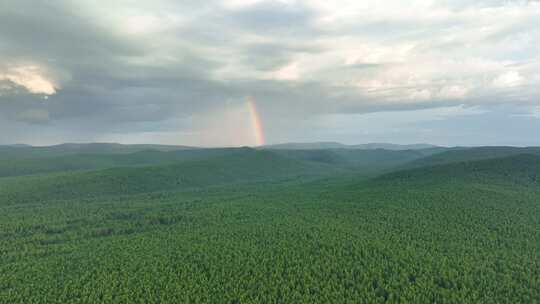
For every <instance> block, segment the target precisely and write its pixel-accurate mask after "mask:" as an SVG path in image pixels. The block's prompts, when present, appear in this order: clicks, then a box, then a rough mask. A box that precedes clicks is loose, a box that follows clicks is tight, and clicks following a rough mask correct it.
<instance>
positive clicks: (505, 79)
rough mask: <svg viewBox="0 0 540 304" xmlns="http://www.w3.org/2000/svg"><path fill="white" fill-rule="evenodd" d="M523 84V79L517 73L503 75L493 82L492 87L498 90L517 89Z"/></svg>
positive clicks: (511, 72)
mask: <svg viewBox="0 0 540 304" xmlns="http://www.w3.org/2000/svg"><path fill="white" fill-rule="evenodd" d="M524 83H525V78H523V76H521V74H519V72H517V71H510V72H506V73H503V74H501V75H499V76H498V77H497V78H495V79H494V80H493V86H494V87H495V88H500V89H506V88H512V87H517V86H520V85H523V84H524Z"/></svg>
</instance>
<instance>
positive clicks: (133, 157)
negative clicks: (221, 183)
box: [0, 148, 239, 177]
mask: <svg viewBox="0 0 540 304" xmlns="http://www.w3.org/2000/svg"><path fill="white" fill-rule="evenodd" d="M238 150H239V148H222V149H187V150H179V151H167V152H163V151H155V150H145V151H139V152H134V153H122V154H118V153H115V154H104V153H103V154H73V155H64V156H55V157H45V158H28V159H9V160H2V159H0V177H9V176H22V175H33V174H45V173H53V172H63V171H80V170H99V169H106V168H112V167H133V166H143V165H157V164H162V163H170V162H181V161H192V160H197V159H203V158H208V157H216V156H220V155H227V154H229V153H234V152H235V151H238Z"/></svg>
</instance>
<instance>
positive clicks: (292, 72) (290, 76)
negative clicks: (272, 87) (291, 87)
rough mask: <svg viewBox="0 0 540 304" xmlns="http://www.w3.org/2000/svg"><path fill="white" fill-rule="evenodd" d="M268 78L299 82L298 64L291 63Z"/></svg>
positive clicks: (270, 74)
mask: <svg viewBox="0 0 540 304" xmlns="http://www.w3.org/2000/svg"><path fill="white" fill-rule="evenodd" d="M268 78H270V79H275V80H298V79H299V78H300V72H299V70H298V63H297V62H291V63H289V64H287V65H286V66H284V67H281V68H279V69H277V70H276V71H273V72H271V73H269V75H268Z"/></svg>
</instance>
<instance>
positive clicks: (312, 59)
mask: <svg viewBox="0 0 540 304" xmlns="http://www.w3.org/2000/svg"><path fill="white" fill-rule="evenodd" d="M444 2H447V3H446V4H444V5H446V6H448V7H450V8H451V9H452V10H456V11H458V10H463V9H475V8H477V7H485V6H494V5H498V6H500V5H504V3H503V1H497V4H494V3H493V2H490V3H491V4H490V3H488V2H487V1H483V2H481V3H480V2H479V3H476V4H475V5H470V2H466V1H443V2H441V3H444ZM82 3H84V4H85V5H84V6H83V5H82ZM439 4H440V3H439ZM97 5H98V4H95V3H93V2H73V1H61V0H58V1H49V2H35V1H29V0H20V1H15V0H6V1H2V2H1V3H0V73H2V68H3V67H5V66H7V65H25V64H35V65H39V66H42V67H43V68H44V70H46V72H47V75H46V76H47V77H50V78H52V80H54V81H55V82H57V83H58V86H59V88H58V90H57V92H56V94H54V95H52V96H50V97H49V99H47V100H45V99H44V98H43V96H42V95H39V94H30V93H29V92H28V91H26V90H25V89H24V88H22V87H18V86H13V85H12V84H10V83H7V82H5V81H2V82H1V83H0V120H1V124H0V127H2V128H3V129H2V130H7V129H8V128H10V127H11V128H17V131H16V132H5V131H0V133H1V134H0V143H1V142H19V141H20V140H17V139H18V138H20V139H25V140H30V141H31V139H32V138H33V137H32V135H31V133H33V132H35V130H36V129H35V128H37V127H38V126H36V125H35V124H36V123H37V124H39V128H41V129H40V130H43V132H44V136H45V137H46V138H49V141H50V142H54V141H57V140H62V138H64V139H65V140H81V141H84V140H87V141H89V140H92V139H94V138H99V137H100V136H101V135H106V134H108V133H111V132H115V133H119V134H121V133H123V132H124V133H134V132H154V131H160V130H161V131H163V130H172V129H174V128H177V130H178V131H187V132H189V131H190V130H191V128H192V127H193V126H192V125H191V124H190V123H189V120H190V119H193V117H196V116H197V115H199V116H204V115H205V114H206V113H209V112H216V111H219V110H220V109H226V108H227V107H228V106H229V105H228V104H229V103H233V104H236V105H241V104H242V103H243V102H244V98H245V96H247V95H253V96H254V97H255V98H256V100H257V104H258V106H259V107H260V110H261V115H262V116H263V118H264V120H265V121H266V122H267V128H268V129H269V130H270V131H269V132H270V133H271V134H272V136H273V137H274V138H284V135H283V134H287V133H288V132H287V130H285V129H284V128H281V127H280V126H284V125H288V126H289V127H290V126H292V125H295V124H303V126H304V127H305V126H307V125H309V122H310V121H313V120H316V119H317V117H321V116H324V115H328V114H335V113H368V112H381V111H382V112H384V111H396V110H403V111H405V110H406V111H411V110H415V109H424V108H437V107H443V106H449V105H457V104H467V105H471V106H472V105H482V106H486V105H488V106H492V105H499V104H513V103H526V104H535V103H538V102H540V101H539V100H538V96H540V93H539V92H538V89H536V87H537V86H536V84H537V83H536V82H534V81H532V80H531V83H527V84H524V85H523V86H522V87H520V90H516V89H509V90H508V91H493V90H492V89H491V88H489V87H487V84H489V82H490V81H491V80H492V78H493V77H496V76H497V75H498V73H502V72H504V71H506V70H505V69H511V70H514V69H515V70H516V71H517V72H520V73H522V76H523V77H524V78H527V79H534V77H533V76H534V74H535V73H538V74H540V70H537V69H536V68H531V66H532V65H531V64H527V62H534V61H535V60H536V59H537V58H538V56H537V54H535V52H536V51H537V48H534V47H533V46H532V43H530V44H524V46H522V47H521V49H520V50H517V51H515V52H514V53H512V54H513V55H512V59H513V60H514V61H517V62H518V63H521V65H519V66H518V65H515V64H516V63H513V64H514V66H504V64H503V63H501V62H500V61H501V60H503V59H505V58H506V59H508V58H509V57H510V55H508V56H503V55H501V54H502V51H501V54H499V51H497V50H492V51H488V49H489V47H490V46H491V45H493V44H494V43H501V41H505V39H510V40H512V39H514V38H515V37H516V34H517V33H526V35H529V38H530V41H533V42H535V41H537V40H538V39H539V36H538V31H537V30H536V28H537V25H538V22H537V20H540V18H539V19H534V17H535V16H529V19H528V20H526V21H519V22H517V21H516V24H515V25H512V26H510V27H504V28H502V29H501V30H500V31H499V32H497V33H495V34H493V35H491V36H488V37H487V38H482V40H480V39H479V40H478V41H477V43H478V44H479V47H478V48H477V49H475V50H467V49H465V48H464V47H463V42H462V41H459V40H458V42H455V41H450V40H449V41H446V40H445V39H444V38H445V35H446V34H451V33H458V34H459V35H464V34H468V33H467V32H466V28H467V26H475V27H476V26H477V25H476V24H473V25H469V24H468V23H467V20H462V19H459V20H457V19H456V20H454V19H450V20H445V19H444V18H443V19H442V20H436V21H429V20H423V21H421V22H414V21H406V20H405V21H399V20H398V21H396V20H394V21H391V20H390V21H387V22H386V21H377V22H368V21H364V20H361V19H354V18H353V19H351V20H352V21H351V22H344V23H340V24H338V25H336V26H330V25H324V23H323V25H321V23H320V20H318V18H320V12H318V11H317V10H316V9H315V8H313V7H312V6H310V3H309V1H305V2H304V1H296V2H291V3H285V2H281V1H262V2H258V3H255V4H253V5H248V6H245V7H242V8H236V9H226V8H225V6H224V5H222V3H221V2H220V1H217V0H216V1H213V0H212V1H207V2H206V1H205V2H204V4H203V3H201V2H199V1H181V2H178V1H157V2H144V1H143V2H140V1H138V2H135V1H127V2H118V3H117V2H114V3H108V4H103V5H104V7H98V6H97ZM100 5H101V4H100ZM128 5H129V7H130V11H131V10H132V11H134V12H135V14H142V15H145V14H148V15H152V16H154V17H157V18H158V20H161V21H162V22H163V24H160V25H163V28H160V27H159V28H158V29H156V31H155V32H152V31H150V32H148V33H140V34H127V33H124V32H122V30H121V26H122V25H124V24H122V18H121V17H118V18H117V19H115V18H108V17H110V16H112V17H115V16H116V15H117V14H118V15H119V10H121V9H122V8H125V7H127V6H128ZM388 5H391V4H388ZM106 10H109V13H110V16H104V15H103V14H102V12H103V11H106ZM168 14H169V15H172V16H173V17H174V16H176V17H178V19H179V21H178V22H176V23H174V22H172V23H171V24H167V18H166V16H167V15H168ZM160 18H161V19H160ZM173 19H174V18H173ZM115 20H116V21H115ZM119 20H120V21H119ZM535 20H536V21H535ZM464 29H465V30H464ZM475 29H477V28H475ZM447 31H448V32H447ZM459 35H458V37H460V36H459ZM340 38H344V39H345V38H346V39H354V40H353V42H351V43H349V44H344V45H334V44H332V39H335V40H337V41H339V39H340ZM327 40H330V42H328V41H327ZM400 43H411V44H414V45H415V47H414V49H413V50H412V51H411V52H412V53H413V54H412V55H410V56H405V57H404V59H403V62H399V63H398V62H396V60H395V58H392V56H393V54H392V51H394V49H395V48H398V47H399V44H400ZM366 45H367V46H368V47H374V49H373V50H368V51H366V52H364V53H362V52H360V55H359V56H360V59H363V57H362V56H364V57H369V56H373V55H374V54H376V53H377V52H378V51H379V50H378V49H376V47H379V46H383V47H385V48H386V49H385V50H384V51H385V52H387V53H388V54H386V53H383V55H381V56H379V57H377V56H375V59H370V60H366V61H362V60H360V61H359V62H358V63H352V64H350V65H345V64H344V62H345V60H346V56H345V55H344V53H345V51H350V52H355V51H357V50H358V49H361V48H362V47H364V46H366ZM482 46H483V47H482ZM516 48H518V47H517V46H516ZM441 54H445V55H447V56H444V57H443V58H440V57H437V56H440V55H441ZM465 55H466V56H465ZM332 56H334V57H332ZM430 56H431V57H430ZM459 56H465V57H467V59H468V58H469V57H471V58H472V59H473V61H474V60H476V59H477V58H481V59H482V60H485V61H486V62H485V63H484V62H481V63H479V64H478V65H479V66H480V67H481V68H483V67H484V66H488V68H486V69H487V70H488V71H487V72H484V71H479V72H478V73H477V74H474V75H472V76H471V75H469V74H468V69H469V68H468V67H463V70H464V71H463V73H458V72H454V74H451V73H446V71H437V68H439V67H438V64H439V61H438V59H446V58H459ZM330 57H331V58H330ZM302 60H304V61H302ZM424 60H431V61H426V62H425V61H424ZM292 62H298V63H299V69H300V71H299V75H300V76H299V77H298V79H291V80H283V79H282V80H279V79H272V77H271V74H272V73H273V72H275V71H276V70H279V69H280V68H283V67H285V66H287V65H288V64H290V63H292ZM457 62H459V60H457ZM506 64H507V63H506ZM319 65H320V66H319ZM426 66H429V67H430V68H432V69H433V70H434V71H427V72H426V71H424V70H423V69H424V68H426ZM492 66H495V67H492ZM407 67H409V68H410V70H406V68H407ZM422 71H424V73H425V75H420V76H418V75H412V74H415V73H417V74H420V72H422ZM400 73H402V74H400ZM488 73H490V74H488ZM409 74H411V75H412V76H411V75H409ZM479 75H480V76H479ZM520 75H521V74H520ZM413 76H414V77H417V78H422V77H425V78H426V79H419V80H418V81H417V82H411V83H408V82H407V81H406V80H407V79H408V78H411V79H412V78H414V77H413ZM490 77H491V78H490ZM293 78H294V77H293ZM387 78H388V79H389V80H388V79H387ZM396 79H397V80H398V81H396ZM360 80H363V81H371V80H388V82H389V83H391V82H392V81H396V82H397V83H396V84H391V85H389V86H388V87H385V86H383V87H381V88H377V89H371V90H368V89H369V88H368V89H366V88H363V87H362V86H360V85H357V84H356V83H357V82H358V81H360ZM400 81H401V82H400ZM453 81H454V82H456V83H458V84H461V83H467V84H468V83H473V85H475V86H477V87H473V88H472V89H470V91H471V92H473V93H474V94H476V95H474V96H467V98H466V99H459V98H454V99H452V98H431V99H429V100H413V99H409V97H408V96H405V94H406V93H407V92H409V91H410V90H415V89H418V90H421V89H426V90H432V91H433V92H436V91H437V90H441V88H443V87H444V86H445V85H447V83H450V84H452V82H453ZM8 85H9V88H7V86H8ZM373 92H377V93H381V94H382V95H384V96H386V95H391V96H392V97H393V98H392V99H386V98H382V97H381V96H380V95H377V94H373ZM499 119H502V118H501V117H499ZM273 121H276V122H278V121H279V122H280V123H278V124H276V125H272V123H271V122H273ZM283 121H286V122H283ZM172 122H174V123H172ZM25 126H26V128H28V131H24V129H25ZM446 127H448V126H446ZM329 128H331V126H329ZM299 129H302V128H299ZM308 129H309V128H306V130H308ZM8 133H10V134H8ZM272 136H271V137H272ZM310 138H320V137H318V135H317V134H312V135H310ZM42 141H47V139H43V140H42Z"/></svg>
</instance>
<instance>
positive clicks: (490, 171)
mask: <svg viewBox="0 0 540 304" xmlns="http://www.w3.org/2000/svg"><path fill="white" fill-rule="evenodd" d="M373 182H374V183H385V182H402V183H408V184H434V183H439V184H449V183H478V184H489V185H500V184H507V185H508V184H513V185H521V186H538V185H540V155H535V154H517V155H512V156H507V157H501V158H489V159H483V160H471V161H461V162H455V163H454V162H452V163H444V164H438V165H433V166H426V167H421V168H414V169H407V170H402V171H397V172H392V173H388V174H385V175H382V176H380V177H378V178H376V179H374V181H373Z"/></svg>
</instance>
